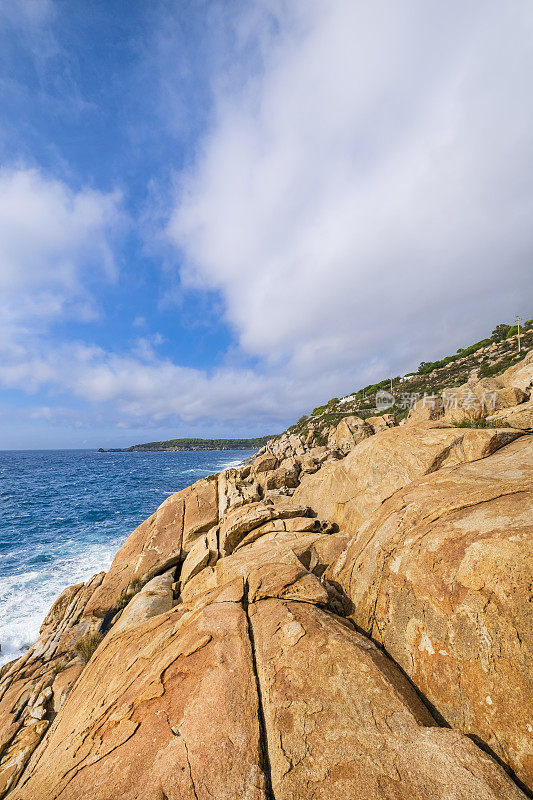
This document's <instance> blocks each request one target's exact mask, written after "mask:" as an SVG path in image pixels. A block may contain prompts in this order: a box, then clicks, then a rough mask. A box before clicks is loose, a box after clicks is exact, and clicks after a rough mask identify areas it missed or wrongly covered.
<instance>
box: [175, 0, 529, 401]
mask: <svg viewBox="0 0 533 800" xmlns="http://www.w3.org/2000/svg"><path fill="white" fill-rule="evenodd" d="M258 9H259V10H261V9H263V10H264V9H266V11H267V12H268V13H272V12H274V13H277V15H278V23H279V29H280V32H279V34H278V35H277V37H276V38H275V39H274V40H272V39H269V40H267V42H266V43H265V41H262V42H261V44H262V53H263V59H264V68H263V70H262V71H260V73H259V74H256V75H254V76H253V77H251V78H250V79H249V80H242V79H241V78H242V75H241V76H238V75H237V77H236V79H235V81H234V84H233V86H231V85H230V86H229V88H228V86H227V85H225V86H224V89H223V90H219V92H218V108H217V115H216V123H215V125H214V126H213V127H212V129H211V130H210V131H209V133H208V135H207V136H206V138H205V141H204V143H203V147H202V148H201V149H200V150H199V155H198V158H197V160H196V161H195V163H194V164H193V165H192V167H191V168H190V169H189V170H188V171H187V172H186V173H183V174H182V176H181V179H182V180H181V191H180V193H179V195H178V197H177V200H176V205H175V208H174V210H173V213H172V216H171V218H170V221H169V224H168V228H167V232H168V235H169V236H170V237H171V239H172V240H173V241H174V243H175V244H176V245H177V246H178V247H179V248H180V250H181V252H182V254H183V256H184V258H185V261H186V266H185V267H184V268H183V270H182V279H183V280H184V281H185V282H186V283H188V284H189V285H193V286H196V287H209V288H211V289H217V290H219V291H220V292H221V293H222V295H223V297H224V299H225V301H226V304H227V319H228V321H229V322H230V323H231V324H232V325H233V326H234V327H235V329H236V330H237V332H238V336H239V340H240V344H241V346H242V348H243V349H244V350H245V351H246V352H247V353H249V354H251V355H253V356H259V357H260V358H262V359H265V360H266V361H267V362H268V363H269V364H271V365H273V364H278V365H281V366H280V369H283V370H284V372H285V374H292V375H293V377H294V378H295V379H299V380H301V381H308V380H310V379H311V377H312V376H314V375H316V374H317V373H321V372H325V373H327V374H328V375H329V385H330V387H331V391H335V387H337V388H338V389H342V388H346V389H349V388H352V387H353V385H354V383H355V381H354V379H353V373H358V374H359V375H361V374H362V372H363V370H364V369H365V368H368V367H369V365H370V363H371V360H372V359H377V361H378V362H379V364H381V365H382V366H383V367H384V368H385V369H387V370H389V369H390V370H393V371H394V372H398V371H400V370H401V369H403V368H405V367H407V366H412V365H413V361H414V360H415V359H416V358H418V359H420V358H422V357H424V358H425V357H431V355H432V354H433V355H434V356H435V357H436V356H438V355H439V354H441V353H442V352H443V351H446V349H449V348H450V347H457V346H458V345H460V344H464V343H465V342H468V341H471V340H472V339H473V338H474V337H476V336H481V335H485V332H486V331H487V330H490V329H491V325H492V324H493V323H496V322H498V321H499V320H500V317H501V318H509V319H511V316H512V314H513V313H517V312H519V311H520V312H522V313H527V312H528V311H529V309H528V308H527V307H526V305H525V303H526V297H525V290H526V283H527V281H528V275H529V274H530V258H531V251H532V244H533V229H532V227H531V219H532V212H533V196H532V191H531V187H530V184H529V182H528V178H527V176H528V175H529V174H530V172H531V167H532V166H533V164H532V160H533V142H532V137H531V131H532V130H533V104H532V100H531V97H532V95H531V91H530V85H529V83H530V75H531V73H532V70H533V52H532V51H531V47H530V42H531V35H532V33H533V7H532V6H531V4H530V3H529V2H526V1H525V0H523V1H521V0H517V1H516V2H513V3H509V4H505V5H502V4H501V3H497V2H489V3H484V4H482V5H480V4H469V5H466V6H465V4H464V3H462V2H450V3H446V4H442V3H438V2H428V3H423V4H422V3H420V2H417V1H416V0H404V1H403V2H401V3H395V4H391V3H385V2H375V3H366V2H357V1H356V0H331V2H328V3H323V2H319V1H318V0H316V2H301V3H298V2H295V3H294V4H291V5H290V11H289V10H288V7H287V6H285V5H282V4H273V3H256V4H255V5H254V13H257V11H258ZM254 19H255V18H254ZM247 20H249V17H248V16H247V15H246V14H245V15H244V17H243V20H242V25H241V29H242V30H246V21H247ZM250 30H251V33H250ZM256 33H257V31H256V30H255V28H254V25H253V24H250V26H249V27H248V34H249V35H251V36H252V37H254V36H256ZM245 68H246V64H244V69H245ZM348 370H350V371H351V372H352V374H351V375H350V374H348ZM343 374H344V376H345V377H344V378H343V377H342V375H343Z"/></svg>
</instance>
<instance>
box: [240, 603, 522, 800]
mask: <svg viewBox="0 0 533 800" xmlns="http://www.w3.org/2000/svg"><path fill="white" fill-rule="evenodd" d="M249 613H250V619H251V623H252V630H253V640H254V643H255V653H256V663H257V671H258V676H259V686H260V690H261V696H262V702H263V709H264V718H265V732H266V738H267V743H268V757H269V762H270V765H271V783H272V792H273V796H274V797H275V798H283V800H296V798H324V800H326V798H327V800H329V799H330V798H332V797H335V798H339V799H344V798H346V800H348V798H350V800H352V798H355V797H357V798H358V800H374V798H378V797H379V798H390V800H392V798H394V799H395V800H402V799H403V798H405V799H406V800H407V798H410V800H414V798H417V799H418V798H419V799H420V800H422V798H424V800H428V799H433V798H434V799H435V800H437V798H439V800H442V799H443V798H448V797H449V798H452V797H453V798H454V800H460V799H461V798H465V800H466V798H470V797H476V798H489V797H490V798H504V797H509V796H510V797H514V796H520V794H521V793H520V792H518V790H517V789H516V788H515V787H514V786H512V785H511V782H510V781H509V780H508V778H507V777H506V776H505V775H504V773H503V772H499V771H497V770H495V769H494V762H492V761H491V759H490V758H489V757H488V756H486V755H485V754H484V753H482V752H481V751H480V750H479V749H478V748H477V747H476V746H475V745H474V744H473V743H472V742H471V741H469V740H468V739H466V738H465V737H462V736H460V735H459V734H458V733H456V732H454V731H450V730H446V729H442V728H438V727H436V726H435V722H434V720H433V719H432V717H431V715H430V713H429V712H428V710H427V709H426V708H425V706H423V705H422V703H421V702H420V700H419V699H418V697H417V696H416V693H415V692H414V690H413V689H412V688H411V686H410V685H409V684H408V682H407V681H406V680H405V678H404V677H403V676H402V675H401V673H400V672H399V670H398V669H397V668H396V667H394V665H393V664H392V662H390V661H389V659H387V657H386V656H384V655H383V654H382V653H380V652H379V651H378V650H377V648H376V647H375V646H374V645H373V644H372V643H371V642H369V641H368V639H366V638H364V637H363V636H360V635H359V634H357V633H355V631H353V630H350V629H349V628H346V627H345V626H344V625H343V624H341V621H340V620H338V619H335V618H334V617H333V616H332V615H329V614H326V613H324V612H323V611H321V610H320V609H318V608H317V607H315V606H313V605H310V604H307V603H295V602H285V603H282V602H280V601H279V600H273V599H272V600H265V601H264V602H261V603H254V604H253V605H251V606H250V611H249Z"/></svg>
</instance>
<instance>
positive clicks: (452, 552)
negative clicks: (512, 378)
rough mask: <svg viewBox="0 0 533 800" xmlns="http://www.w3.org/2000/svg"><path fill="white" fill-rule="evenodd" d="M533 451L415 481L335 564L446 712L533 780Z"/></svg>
mask: <svg viewBox="0 0 533 800" xmlns="http://www.w3.org/2000/svg"><path fill="white" fill-rule="evenodd" d="M532 456H533V441H532V437H529V436H528V437H524V438H521V439H519V440H518V441H516V442H514V443H513V444H511V445H509V446H508V447H504V448H503V449H501V450H500V451H499V452H498V453H496V454H495V455H493V456H491V457H490V458H487V459H482V460H479V461H476V462H474V463H470V464H462V465H459V466H457V467H454V468H451V469H443V470H440V471H439V472H437V473H435V474H433V475H430V476H427V477H424V478H422V479H421V480H419V481H416V482H414V483H411V484H409V485H408V486H407V487H405V488H404V489H402V490H400V491H397V492H396V493H395V494H393V495H392V497H390V498H389V499H388V500H386V502H384V503H383V505H382V506H381V507H380V508H378V509H377V510H376V511H375V512H374V514H372V515H370V516H369V517H368V518H367V519H366V520H365V521H364V522H363V523H362V525H361V526H360V527H359V530H358V531H357V535H356V536H355V537H354V538H353V539H352V541H351V543H350V545H349V547H348V549H347V550H346V551H345V552H344V553H343V554H342V555H341V556H340V558H339V559H338V561H337V562H336V563H335V564H333V565H332V566H331V567H329V568H328V570H327V572H326V579H327V580H329V581H331V582H333V583H334V585H336V587H337V588H339V589H341V590H342V592H343V593H344V594H345V595H346V597H347V598H348V599H349V601H350V602H349V611H348V613H349V616H350V618H351V619H352V620H353V621H354V623H355V624H356V625H357V627H358V629H360V630H362V631H364V632H365V633H367V634H368V635H369V636H371V637H372V638H373V639H374V640H375V641H377V642H379V643H380V644H381V645H383V647H384V648H385V649H386V651H387V653H389V654H390V655H391V656H392V657H393V659H394V660H395V661H396V662H397V663H398V664H399V665H400V666H401V667H402V668H403V669H404V670H405V672H406V673H407V675H409V677H410V678H411V680H412V681H413V682H414V684H415V685H416V686H417V687H418V688H419V690H420V691H421V692H422V693H423V694H424V695H425V696H426V697H427V698H428V699H429V701H430V702H431V703H432V704H433V706H434V707H435V708H436V709H437V710H438V712H439V713H440V714H442V716H443V717H444V718H445V720H446V721H447V722H448V723H449V724H450V725H451V726H452V727H453V728H455V729H456V730H460V731H463V732H465V733H468V734H469V735H471V736H475V737H477V738H478V739H479V740H480V741H482V742H483V743H484V744H485V745H486V746H487V747H489V748H490V749H491V750H492V751H493V752H494V753H496V755H497V756H498V757H499V758H501V759H502V760H503V761H504V762H505V763H507V764H509V765H510V766H511V767H512V769H513V770H514V771H515V772H516V774H517V775H518V776H519V777H520V778H521V779H522V780H523V781H524V782H525V783H530V784H531V783H533V748H532V746H531V745H532V743H533V741H532V737H531V731H530V730H529V724H530V722H529V704H528V698H530V697H531V696H532V693H533V682H532V680H531V673H530V671H529V665H530V663H531V655H532V650H533V636H532V629H531V606H530V598H529V597H528V594H527V591H526V587H527V586H528V584H529V583H530V579H531V561H530V560H529V561H528V555H530V552H531V550H530V548H531V544H532V541H533V537H532V531H533V458H532Z"/></svg>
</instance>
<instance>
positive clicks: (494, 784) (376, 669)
mask: <svg viewBox="0 0 533 800" xmlns="http://www.w3.org/2000/svg"><path fill="white" fill-rule="evenodd" d="M251 577H252V580H251V582H250V589H249V590H247V594H245V597H244V598H243V599H242V600H241V598H240V596H239V593H238V592H236V591H235V588H232V590H231V592H229V593H228V592H227V591H226V594H225V595H224V594H223V592H220V593H219V594H218V596H211V599H210V602H208V604H207V605H204V606H203V607H199V608H197V610H195V611H192V612H188V611H185V612H184V611H182V610H180V608H179V607H177V608H175V609H174V610H173V611H170V612H167V613H165V614H162V615H160V616H158V617H155V618H153V619H151V620H148V621H147V622H145V623H144V624H142V625H140V626H137V627H136V628H134V629H128V630H125V631H123V632H121V633H118V634H116V635H115V636H111V637H109V638H107V639H106V640H105V641H104V643H103V644H102V645H101V646H100V648H99V650H98V652H97V653H96V654H95V656H94V657H93V659H92V660H91V662H90V663H89V665H88V666H87V667H86V669H85V671H84V673H83V679H82V681H78V683H77V685H76V687H75V688H74V690H73V691H72V693H71V695H70V696H69V698H68V699H67V701H66V703H65V705H64V707H63V710H62V712H61V713H60V714H59V715H58V717H57V718H56V720H55V722H54V723H53V725H52V728H51V730H50V733H49V737H48V739H47V741H46V743H45V745H44V747H42V748H41V749H40V750H39V751H38V752H36V753H35V756H34V763H33V764H32V770H31V773H30V774H28V775H27V777H26V778H25V779H23V780H22V781H21V783H20V784H19V786H18V787H17V788H16V789H15V790H14V792H13V793H12V795H11V797H12V798H13V800H30V798H31V800H52V799H53V798H57V799H59V798H63V797H64V798H68V799H69V800H78V799H79V800H81V799H82V798H83V800H85V798H86V797H87V792H88V787H90V797H91V800H104V798H105V800H108V798H109V797H110V789H111V787H112V793H113V797H122V798H125V800H129V799H131V800H133V798H135V799H136V800H155V798H163V797H164V798H167V799H168V800H182V799H183V798H190V800H196V798H198V800H200V799H201V800H204V799H205V800H207V798H210V797H216V798H221V800H230V798H231V800H234V798H251V800H255V798H258V799H261V800H271V798H282V800H296V799H297V798H298V800H299V799H300V798H307V797H309V798H311V797H313V798H328V799H329V798H331V797H335V798H338V800H352V799H353V798H354V797H358V798H360V800H374V798H376V797H378V796H379V797H380V798H385V800H403V798H405V799H406V800H407V798H409V800H428V798H429V800H437V799H438V800H443V798H448V797H453V798H454V800H471V798H472V797H476V798H477V799H479V800H518V798H522V797H523V795H522V794H521V792H520V791H519V790H518V789H517V788H516V787H515V786H514V785H513V784H512V782H511V781H510V780H509V778H508V777H507V776H506V775H505V773H504V772H503V770H502V769H501V768H500V767H499V766H498V765H496V763H495V762H494V761H493V760H492V759H491V758H490V757H489V756H487V755H486V754H484V753H483V752H482V751H481V750H479V748H477V747H476V745H475V744H474V743H473V742H471V741H470V740H468V739H466V738H465V737H462V736H461V735H460V734H458V733H456V732H453V731H450V730H446V729H441V728H438V727H437V726H436V725H435V722H434V720H433V719H432V717H431V714H430V713H429V711H428V710H427V709H426V708H425V707H424V706H423V705H422V703H421V702H420V700H419V699H418V697H417V696H416V694H415V692H414V690H413V689H412V688H411V686H410V685H409V683H408V682H407V680H406V679H405V678H404V677H403V676H402V674H401V673H400V671H399V670H398V669H397V668H396V667H395V666H394V664H393V663H392V662H391V661H390V660H389V659H388V658H387V657H386V656H385V655H383V654H382V653H380V652H379V651H378V650H377V649H376V647H375V646H374V645H373V644H372V643H371V642H369V641H368V640H367V639H365V638H364V637H363V636H361V635H360V634H357V633H356V632H355V631H354V630H352V629H351V628H350V627H349V626H348V627H346V624H345V623H344V622H343V621H342V620H340V619H338V618H335V617H334V615H331V614H330V613H328V612H325V611H323V610H321V609H320V608H319V607H317V606H316V605H315V604H314V600H315V597H316V599H317V600H318V601H319V602H323V601H324V600H325V593H324V592H323V590H321V589H320V585H319V584H318V582H316V579H315V584H314V585H313V578H312V576H308V580H309V579H310V580H309V585H307V586H304V585H303V581H304V579H305V577H306V576H305V571H303V574H301V575H297V574H295V573H293V574H292V575H289V574H288V573H287V571H285V573H283V574H280V575H279V578H278V579H277V578H276V572H275V570H266V571H265V570H263V574H262V575H259V576H257V575H256V576H255V577H254V576H251ZM299 581H300V582H301V583H302V587H301V592H302V594H301V597H302V599H304V601H303V602H302V601H297V600H286V599H285V600H282V599H279V597H278V596H277V595H278V594H281V595H282V596H283V594H284V593H286V591H287V587H288V586H290V585H292V586H293V587H294V588H295V591H296V587H297V586H298V582H299ZM234 586H235V585H234V584H232V587H234ZM228 588H229V587H228ZM313 592H315V594H313ZM264 595H267V597H266V599H263V596H264ZM269 595H272V597H270V596H269ZM250 601H252V602H250ZM332 667H333V668H332Z"/></svg>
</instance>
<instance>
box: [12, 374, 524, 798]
mask: <svg viewBox="0 0 533 800" xmlns="http://www.w3.org/2000/svg"><path fill="white" fill-rule="evenodd" d="M530 364H531V362H530V361H527V362H524V363H522V364H518V365H517V366H515V367H513V368H512V369H511V370H509V375H507V376H506V378H505V380H502V381H501V385H500V383H498V385H497V386H496V389H495V390H497V391H498V392H499V395H498V397H499V398H500V400H499V402H500V403H501V404H502V408H501V410H500V411H497V412H496V414H503V413H505V414H507V417H506V419H511V418H513V415H515V414H522V415H523V414H524V412H525V411H526V409H527V407H528V405H529V403H528V402H527V397H528V396H529V389H530V383H531V379H530V372H531V366H530ZM472 380H473V382H474V383H475V380H474V378H473V379H472ZM487 380H488V379H486V381H487ZM490 380H492V379H490ZM498 380H500V379H498ZM478 383H480V382H478ZM472 385H473V384H472ZM490 385H491V386H492V384H490ZM483 386H484V387H485V388H487V387H488V386H489V384H488V383H487V382H486V383H485V384H483ZM474 395H475V392H474ZM475 396H476V397H477V395H475ZM523 401H525V402H523ZM511 402H515V403H516V405H512V406H510V405H507V406H505V407H503V404H504V403H511ZM426 405H427V404H426ZM517 409H518V411H517ZM502 424H503V419H502ZM520 427H521V429H518V428H515V427H513V428H511V427H505V428H500V429H495V428H487V429H469V428H457V427H453V426H452V425H451V423H450V421H449V420H448V419H446V417H445V410H444V405H442V406H441V407H439V406H438V403H435V408H434V409H433V412H432V413H431V414H428V412H427V409H426V407H425V406H424V407H421V406H419V407H418V410H417V411H416V413H412V414H411V416H410V419H409V420H408V422H407V423H406V424H404V425H402V426H397V425H396V420H395V418H394V417H393V416H392V415H390V414H383V415H381V416H377V417H370V418H367V419H366V420H362V419H360V418H357V417H355V416H354V415H352V416H348V417H345V419H343V420H341V422H339V423H338V424H337V425H335V426H333V428H332V429H331V430H330V432H329V436H328V438H327V441H328V446H327V447H326V446H324V444H323V441H324V438H323V432H322V434H320V435H319V433H320V432H319V431H318V429H315V428H314V426H313V424H312V422H311V423H310V424H309V426H308V433H307V434H306V435H305V436H298V435H295V434H292V435H291V434H285V435H283V436H281V437H278V438H277V439H275V440H273V441H272V442H270V443H269V444H268V445H267V446H266V447H265V448H263V450H262V451H261V452H260V453H259V454H257V456H256V458H254V459H253V460H251V461H250V463H248V464H245V465H242V466H240V467H237V468H232V469H228V470H225V471H224V472H222V473H220V474H219V475H217V476H210V477H208V478H205V479H202V480H200V481H198V482H197V483H195V484H194V485H193V486H191V487H189V488H188V489H185V490H183V491H182V492H178V493H176V494H174V495H172V496H171V497H169V498H168V499H167V500H166V501H165V503H163V504H162V506H161V507H160V508H159V509H158V510H157V511H156V512H155V514H153V515H152V516H151V517H150V518H149V519H148V520H146V521H145V522H143V523H142V524H141V525H140V526H139V527H138V528H137V529H136V530H135V531H134V532H133V533H132V534H131V536H130V537H129V539H128V540H127V541H126V542H125V544H124V545H123V547H122V548H121V549H120V550H119V552H118V553H117V555H116V557H115V559H114V561H113V564H112V566H111V568H110V570H109V572H108V573H107V575H105V576H104V575H103V574H102V575H98V576H95V577H94V578H93V579H92V580H91V581H89V582H88V583H87V584H80V585H77V586H73V587H69V588H68V589H67V590H65V592H63V594H62V595H61V596H60V598H59V599H58V600H57V601H56V603H55V604H54V606H53V607H52V609H51V610H50V613H49V614H48V616H47V618H46V619H45V621H44V623H43V626H42V629H41V635H40V638H39V640H38V641H37V642H36V644H35V645H34V646H33V647H32V648H30V650H29V651H28V652H27V653H26V654H25V655H24V656H23V657H22V658H21V659H19V660H18V661H16V662H14V663H13V664H11V665H8V666H7V667H6V668H4V669H3V670H2V671H0V798H1V797H8V798H9V800H77V799H78V798H79V799H80V800H81V798H84V800H85V798H86V797H88V796H90V798H91V800H109V798H110V797H123V798H125V799H126V800H128V798H131V800H133V799H134V798H135V799H136V800H184V799H185V798H187V800H209V799H210V798H213V797H216V798H217V800H219V798H220V800H224V799H226V798H227V799H228V800H229V798H231V800H237V799H238V800H254V799H255V798H257V799H258V800H305V799H306V798H309V799H310V798H324V799H325V798H328V800H329V798H331V797H334V798H336V799H337V800H353V798H354V797H357V798H359V799H360V800H375V799H376V798H378V797H379V798H383V800H403V798H406V800H407V798H409V800H411V799H413V800H427V799H428V798H429V800H452V799H453V800H471V799H472V798H476V800H518V799H519V798H524V796H525V795H524V793H523V792H522V790H521V788H520V786H522V785H523V784H526V783H528V782H530V781H531V782H532V785H533V781H532V774H531V772H532V767H531V761H530V760H529V759H530V755H529V754H528V753H529V750H530V743H531V730H530V728H529V727H528V725H530V723H529V722H528V721H527V720H526V715H525V711H526V708H527V702H528V692H530V691H531V690H530V688H529V685H528V675H527V668H526V665H527V658H528V648H530V647H531V631H530V629H529V628H528V624H527V620H528V619H529V618H530V617H528V607H527V595H526V591H525V587H526V586H527V585H528V581H529V579H530V575H529V574H528V566H529V564H528V561H527V556H528V552H529V551H528V550H527V547H528V545H530V540H531V531H532V528H533V520H531V517H530V515H529V509H530V508H531V506H532V504H531V498H532V495H533V486H532V477H531V450H532V445H531V441H532V438H533V437H531V436H528V435H527V434H525V430H526V429H527V427H528V426H527V425H525V424H524V425H522V426H520ZM81 644H83V647H81ZM529 657H530V655H529ZM499 762H500V763H499ZM502 765H503V766H502ZM504 767H505V768H504ZM515 778H516V780H515ZM520 782H522V783H520Z"/></svg>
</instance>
